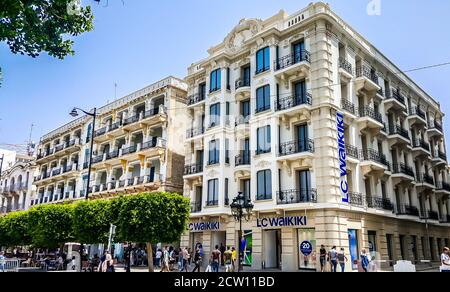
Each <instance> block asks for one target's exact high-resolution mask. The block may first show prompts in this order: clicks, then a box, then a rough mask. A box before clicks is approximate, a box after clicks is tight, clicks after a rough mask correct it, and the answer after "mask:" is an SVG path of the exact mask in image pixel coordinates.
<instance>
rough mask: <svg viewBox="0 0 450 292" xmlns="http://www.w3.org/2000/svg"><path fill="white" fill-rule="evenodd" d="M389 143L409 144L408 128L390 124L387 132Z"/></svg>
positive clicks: (394, 144)
mask: <svg viewBox="0 0 450 292" xmlns="http://www.w3.org/2000/svg"><path fill="white" fill-rule="evenodd" d="M388 139H389V145H390V146H391V147H392V146H405V145H406V146H410V145H411V138H410V137H409V132H408V130H406V129H404V128H403V127H402V126H401V125H390V126H389V133H388Z"/></svg>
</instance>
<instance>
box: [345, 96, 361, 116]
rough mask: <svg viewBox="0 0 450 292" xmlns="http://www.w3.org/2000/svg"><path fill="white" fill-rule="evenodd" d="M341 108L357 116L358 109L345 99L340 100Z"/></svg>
mask: <svg viewBox="0 0 450 292" xmlns="http://www.w3.org/2000/svg"><path fill="white" fill-rule="evenodd" d="M341 106H342V109H343V110H346V111H348V112H349V113H351V114H353V115H357V113H358V108H357V107H356V106H355V104H354V103H352V102H351V101H349V100H347V99H342V101H341Z"/></svg>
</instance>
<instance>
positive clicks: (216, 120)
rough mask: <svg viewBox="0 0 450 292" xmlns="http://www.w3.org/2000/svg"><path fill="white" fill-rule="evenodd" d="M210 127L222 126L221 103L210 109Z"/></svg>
mask: <svg viewBox="0 0 450 292" xmlns="http://www.w3.org/2000/svg"><path fill="white" fill-rule="evenodd" d="M209 121H210V123H209V127H215V126H218V125H220V103H216V104H213V105H211V106H210V107H209Z"/></svg>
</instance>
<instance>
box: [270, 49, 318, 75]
mask: <svg viewBox="0 0 450 292" xmlns="http://www.w3.org/2000/svg"><path fill="white" fill-rule="evenodd" d="M274 65H275V77H278V78H280V79H281V80H284V81H287V80H289V77H291V76H294V75H295V76H300V77H306V76H308V75H309V70H310V68H311V54H310V53H309V52H308V51H307V50H302V51H301V52H298V53H294V54H289V55H287V56H284V57H281V58H279V59H277V60H276V61H275V64H274Z"/></svg>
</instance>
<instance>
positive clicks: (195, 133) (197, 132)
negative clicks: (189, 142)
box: [186, 127, 205, 139]
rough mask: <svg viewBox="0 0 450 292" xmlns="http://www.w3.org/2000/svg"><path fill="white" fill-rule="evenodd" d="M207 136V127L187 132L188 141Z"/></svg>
mask: <svg viewBox="0 0 450 292" xmlns="http://www.w3.org/2000/svg"><path fill="white" fill-rule="evenodd" d="M203 134H205V127H198V128H191V129H188V130H187V131H186V139H192V138H195V137H198V136H201V135H203Z"/></svg>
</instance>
